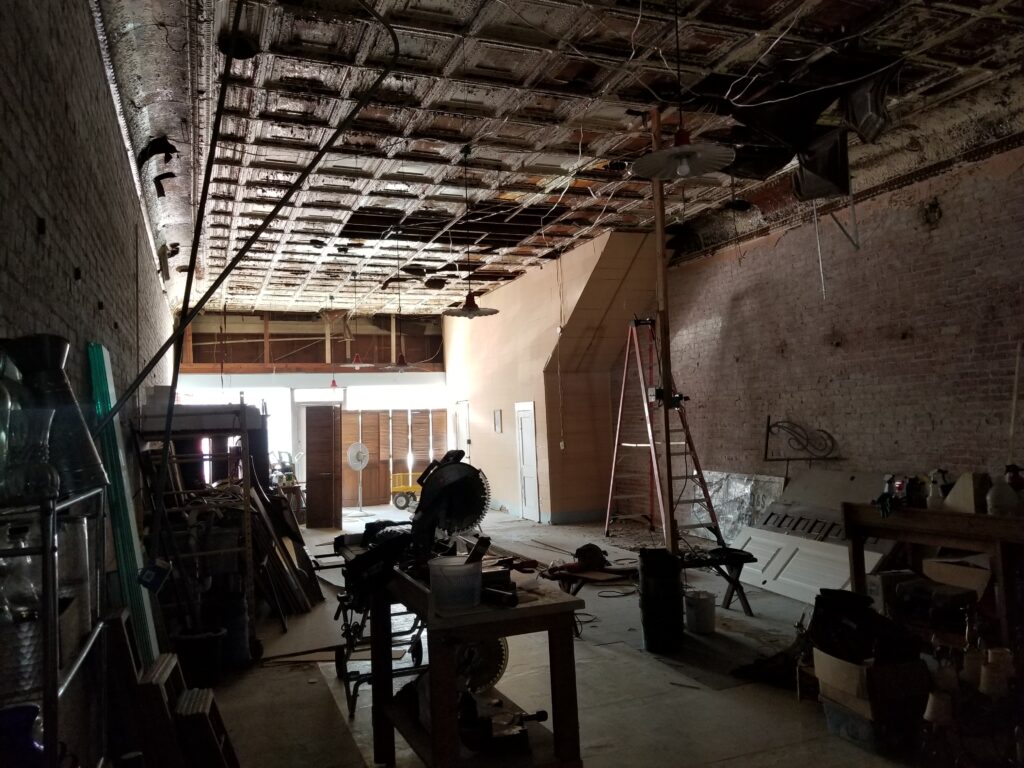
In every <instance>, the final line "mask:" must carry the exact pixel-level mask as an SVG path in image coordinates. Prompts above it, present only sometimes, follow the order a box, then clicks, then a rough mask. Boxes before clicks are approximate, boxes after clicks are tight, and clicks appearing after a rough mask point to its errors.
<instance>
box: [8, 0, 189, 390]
mask: <svg viewBox="0 0 1024 768" xmlns="http://www.w3.org/2000/svg"><path fill="white" fill-rule="evenodd" d="M0 72H2V73H3V75H2V76H0V115H2V116H0V233H2V234H0V253H2V255H3V261H2V265H3V268H2V269H0V336H20V335H23V334H29V333H56V334H59V335H61V336H65V337H67V338H68V339H70V341H71V344H72V347H71V349H72V351H71V358H70V360H69V361H68V375H69V376H70V378H71V382H72V385H73V386H74V388H75V391H76V393H77V394H78V395H79V397H82V398H84V397H86V396H87V394H88V388H87V384H86V382H87V381H88V377H87V375H86V354H85V352H86V343H87V342H89V341H97V342H100V343H102V344H103V345H104V346H106V347H107V349H109V350H110V356H111V361H112V364H113V373H114V382H115V385H116V387H117V390H118V392H121V391H123V390H124V388H125V387H126V386H127V384H128V383H129V382H130V381H131V380H132V379H133V378H134V377H135V374H136V372H137V371H138V368H139V363H140V362H141V363H142V364H144V363H146V362H147V361H148V359H149V357H150V355H151V354H152V353H153V352H154V351H155V350H156V348H157V347H159V345H160V344H161V343H162V342H163V341H164V339H166V337H167V336H168V335H169V333H170V331H171V316H170V311H169V309H168V306H167V302H166V300H165V298H164V296H163V293H162V285H161V281H160V277H159V275H158V274H157V269H156V264H155V261H154V259H153V256H152V252H151V250H150V245H149V242H150V241H149V237H148V236H147V234H146V231H145V228H144V225H143V220H142V214H141V208H140V204H139V200H138V197H137V195H136V189H135V185H134V181H133V178H132V171H131V166H130V165H129V162H130V161H129V158H128V154H127V150H126V149H125V144H124V141H123V139H122V134H121V129H120V126H119V124H118V119H117V113H116V111H115V106H114V101H113V98H112V95H111V91H110V86H109V84H108V81H107V79H106V73H105V69H104V65H103V60H102V57H101V53H100V48H99V43H98V41H97V38H96V29H95V26H94V23H93V18H92V15H91V13H90V10H89V4H88V3H85V2H75V3H66V2H60V0H40V1H39V2H31V3H0ZM167 372H168V366H167V365H166V364H165V365H163V366H161V367H159V368H158V369H157V370H156V371H155V372H154V375H153V377H152V379H151V382H150V383H155V382H157V381H160V380H162V379H163V378H164V377H165V376H166V374H167Z"/></svg>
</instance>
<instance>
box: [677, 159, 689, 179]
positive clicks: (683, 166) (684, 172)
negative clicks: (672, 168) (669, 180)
mask: <svg viewBox="0 0 1024 768" xmlns="http://www.w3.org/2000/svg"><path fill="white" fill-rule="evenodd" d="M689 175H690V164H689V163H688V162H687V161H686V158H685V157H684V158H682V159H681V160H680V161H679V165H678V166H676V176H689Z"/></svg>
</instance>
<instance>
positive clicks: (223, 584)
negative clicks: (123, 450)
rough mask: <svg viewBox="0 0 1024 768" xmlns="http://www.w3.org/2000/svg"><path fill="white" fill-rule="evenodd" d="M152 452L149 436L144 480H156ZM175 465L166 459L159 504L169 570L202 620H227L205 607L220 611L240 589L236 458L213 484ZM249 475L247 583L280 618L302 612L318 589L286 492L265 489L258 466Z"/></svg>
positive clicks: (241, 510)
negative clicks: (165, 501)
mask: <svg viewBox="0 0 1024 768" xmlns="http://www.w3.org/2000/svg"><path fill="white" fill-rule="evenodd" d="M171 455H172V457H173V455H174V446H173V445H172V447H171ZM158 457H159V449H158V448H153V447H152V444H151V445H150V446H147V447H146V448H144V449H142V450H141V451H140V458H141V459H142V461H141V465H142V467H143V470H144V473H145V474H146V476H147V480H148V484H149V486H150V488H152V487H153V486H154V485H155V480H154V479H155V477H156V464H157V461H158V460H159V458H158ZM239 458H240V457H239ZM176 470H177V467H176V466H174V465H173V464H172V471H171V472H169V474H168V480H169V483H168V488H169V490H168V491H167V496H168V499H169V503H168V504H167V506H166V507H165V509H166V512H167V519H168V522H169V528H170V533H171V536H172V538H173V542H172V545H171V546H172V554H175V555H176V557H175V560H174V567H175V570H174V575H175V576H178V577H180V578H181V579H182V580H183V581H184V582H185V587H184V588H185V589H186V590H187V591H188V592H190V593H191V597H192V598H193V600H194V601H195V602H198V603H199V604H200V605H201V609H200V610H201V611H202V613H203V614H205V618H206V619H207V620H208V621H209V620H210V619H212V623H213V624H218V623H224V624H226V623H227V622H226V621H223V622H222V621H220V620H221V619H222V618H223V616H216V615H215V616H213V617H210V616H209V614H210V613H211V612H214V613H217V612H220V613H223V610H224V609H223V603H224V601H225V600H226V599H230V597H229V596H231V595H239V594H242V593H244V592H245V585H246V575H245V567H244V563H245V557H244V555H245V549H244V547H245V533H244V525H243V519H244V516H245V514H246V513H247V510H246V505H245V504H244V503H243V499H244V493H245V491H244V486H243V481H242V479H241V477H240V475H241V469H240V462H239V461H233V462H232V467H231V469H230V470H229V472H228V474H229V475H231V477H230V478H229V479H226V480H221V481H218V482H215V483H213V484H212V485H209V484H206V483H205V482H202V484H201V486H200V484H199V482H197V481H196V479H195V477H194V474H193V475H191V476H189V475H188V474H187V473H182V472H179V471H176ZM250 479H251V483H250V499H249V502H250V503H249V505H248V509H249V510H250V514H251V531H252V563H253V574H252V576H251V578H252V579H253V584H252V585H253V587H254V590H255V593H256V595H257V597H258V598H260V599H261V600H262V601H263V602H264V603H265V604H266V605H267V606H269V608H270V610H271V611H272V612H273V613H274V614H275V615H276V616H277V617H278V618H279V620H280V621H281V623H282V625H284V623H285V617H286V616H289V615H295V614H301V613H307V612H309V611H310V610H311V609H312V606H313V605H314V604H315V603H318V602H320V601H322V600H323V599H324V596H323V593H322V591H321V589H320V584H319V580H318V579H317V577H316V574H315V572H314V570H313V565H312V563H311V561H310V559H309V556H308V554H307V552H306V548H305V542H304V541H303V538H302V533H301V531H300V529H299V524H298V521H297V520H296V518H295V514H294V512H293V511H292V509H291V506H290V504H289V503H288V500H287V498H286V497H285V496H284V495H283V494H281V493H280V492H278V491H269V492H268V489H267V488H265V487H264V484H263V483H261V482H260V481H259V477H258V475H257V473H255V472H253V473H251V478H250ZM189 486H191V487H189ZM166 548H167V547H166V546H164V549H166ZM170 592H171V593H172V594H171V595H169V596H167V597H164V601H165V603H166V602H167V601H168V600H169V599H173V600H174V601H176V602H177V601H178V600H179V597H178V596H177V595H175V594H174V591H173V590H170ZM178 592H179V593H180V592H181V589H179V590H178ZM179 613H180V606H179ZM204 623H206V622H204Z"/></svg>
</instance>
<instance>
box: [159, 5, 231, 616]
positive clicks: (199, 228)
mask: <svg viewBox="0 0 1024 768" xmlns="http://www.w3.org/2000/svg"><path fill="white" fill-rule="evenodd" d="M244 6H245V0H236V2H235V15H234V17H233V18H232V21H231V38H232V40H234V39H235V38H236V37H237V36H238V27H239V24H240V23H241V20H242V8H243V7H244ZM233 50H234V45H231V46H228V50H227V52H226V53H225V54H224V74H223V76H222V77H221V87H220V93H219V94H218V95H217V109H216V111H215V112H214V116H213V129H212V131H211V135H210V149H209V152H208V153H207V155H206V169H205V171H204V173H203V186H202V190H201V191H200V193H199V209H198V211H197V212H196V223H195V228H194V230H193V232H192V248H191V250H190V252H189V257H188V270H187V271H186V273H185V290H184V294H183V297H182V302H181V314H180V315H179V316H178V328H179V330H183V328H184V326H185V325H186V323H185V317H186V316H187V315H188V304H189V300H190V299H191V297H192V282H193V279H194V278H195V273H196V260H197V258H198V255H199V240H200V239H201V237H202V233H203V221H204V219H205V214H206V201H207V199H208V198H209V194H210V178H211V177H212V176H213V165H214V162H215V161H216V155H217V138H218V137H219V136H220V123H221V119H222V118H223V117H224V101H225V99H226V97H227V93H228V76H229V75H230V74H231V65H232V64H233V63H234V60H235V57H234V55H233V54H232V51H233ZM183 338H184V337H183V336H179V337H178V340H177V341H176V342H175V343H174V354H173V360H174V362H173V364H172V368H171V387H170V392H169V394H168V397H167V414H166V418H165V419H164V434H163V447H162V448H161V449H160V463H159V465H158V466H157V473H156V488H155V491H154V493H153V520H152V524H151V525H150V529H149V547H148V549H149V556H150V559H153V558H155V557H156V556H157V553H158V551H159V547H160V541H161V538H162V534H163V527H164V524H165V522H166V518H167V506H166V505H165V504H164V491H165V490H166V489H167V475H168V471H169V470H168V463H169V461H170V458H171V432H172V429H173V426H174V400H175V398H176V396H177V392H178V378H179V376H180V375H181V347H182V339H183ZM168 541H169V542H170V548H171V552H169V554H171V555H175V556H176V555H177V552H175V551H174V550H175V549H176V547H175V546H174V537H173V536H170V537H168ZM185 594H186V602H187V605H188V609H189V612H190V613H191V612H193V609H194V608H195V605H194V601H193V600H192V596H191V593H190V591H189V590H188V589H186V590H185ZM194 618H195V617H194Z"/></svg>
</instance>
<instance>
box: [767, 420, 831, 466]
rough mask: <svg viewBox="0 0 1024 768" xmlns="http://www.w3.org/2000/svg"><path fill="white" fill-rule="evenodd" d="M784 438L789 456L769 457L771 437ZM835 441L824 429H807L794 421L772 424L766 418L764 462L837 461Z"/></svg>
mask: <svg viewBox="0 0 1024 768" xmlns="http://www.w3.org/2000/svg"><path fill="white" fill-rule="evenodd" d="M773 435H774V436H776V437H784V438H785V439H786V445H787V447H788V448H789V451H790V452H791V454H787V455H785V456H770V455H769V454H768V443H769V442H770V440H771V438H772V436H773ZM836 448H837V445H836V439H835V438H834V437H833V436H832V435H831V434H829V433H828V432H826V431H825V430H824V429H807V428H806V427H804V426H803V425H801V424H797V423H796V422H795V421H785V420H783V421H776V422H772V417H771V416H769V417H768V421H767V422H766V425H765V432H764V460H765V461H839V460H841V459H842V457H841V456H838V455H836Z"/></svg>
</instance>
